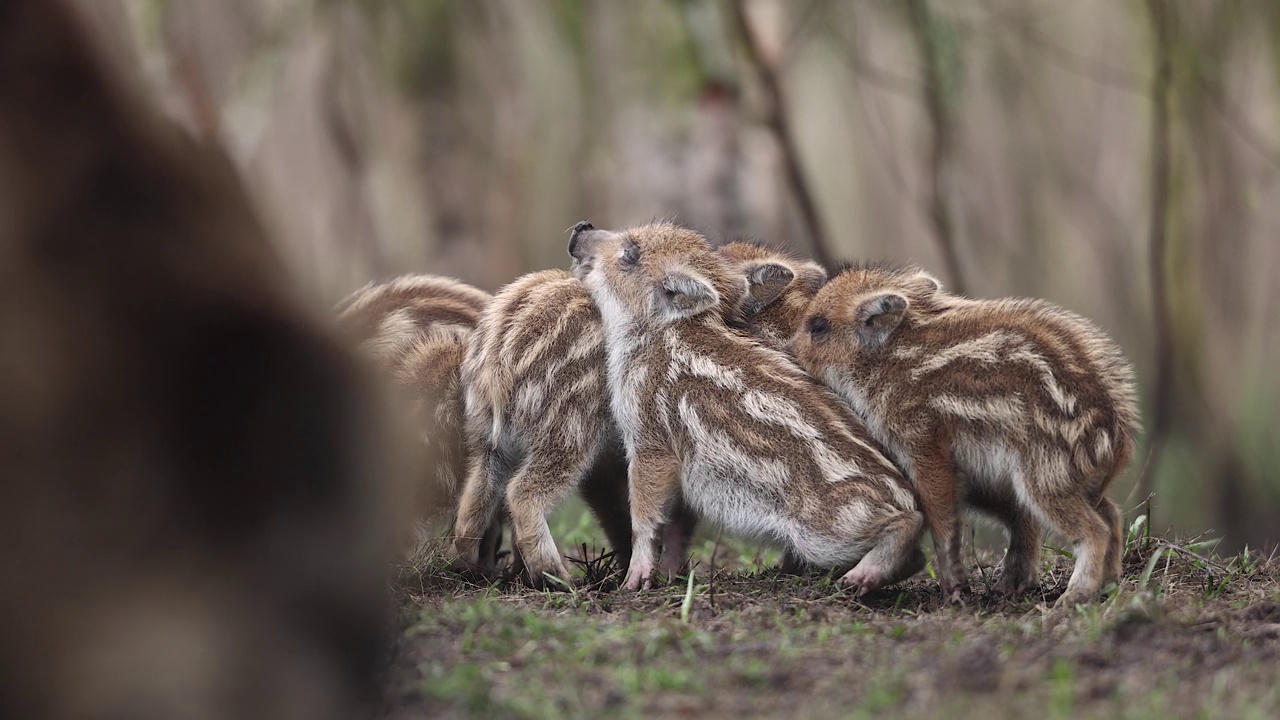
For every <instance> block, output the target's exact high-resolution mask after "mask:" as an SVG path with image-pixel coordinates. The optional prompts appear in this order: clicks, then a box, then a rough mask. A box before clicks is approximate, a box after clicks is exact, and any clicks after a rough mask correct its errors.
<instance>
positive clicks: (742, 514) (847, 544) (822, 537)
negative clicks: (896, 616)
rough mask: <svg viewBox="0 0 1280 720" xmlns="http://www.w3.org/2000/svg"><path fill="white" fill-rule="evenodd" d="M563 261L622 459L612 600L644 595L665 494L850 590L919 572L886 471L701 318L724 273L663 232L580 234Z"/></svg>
mask: <svg viewBox="0 0 1280 720" xmlns="http://www.w3.org/2000/svg"><path fill="white" fill-rule="evenodd" d="M570 248H571V249H570V252H571V253H572V254H573V255H574V257H575V258H577V259H579V261H580V262H581V263H582V265H583V266H584V267H586V268H588V269H587V270H586V272H585V273H584V282H585V284H586V285H587V287H588V288H589V289H590V291H591V294H592V297H593V298H594V299H595V300H596V303H597V305H598V306H599V308H600V313H601V317H602V320H603V322H604V326H605V347H606V357H607V367H608V382H609V391H610V399H611V407H612V409H613V414H614V417H615V419H616V420H617V422H618V426H619V428H620V430H621V433H622V437H623V442H624V444H625V447H626V450H627V455H628V458H629V459H630V461H631V465H630V471H629V478H630V501H631V502H630V507H631V515H632V528H633V532H634V534H635V545H634V549H633V552H632V557H631V564H630V567H629V570H628V574H627V580H626V585H627V587H629V588H639V587H641V586H647V585H648V583H649V581H650V577H651V575H652V574H653V572H654V570H655V564H654V558H653V555H652V552H651V548H652V538H653V537H654V535H655V533H656V531H657V528H658V527H659V526H660V524H661V522H662V520H663V517H664V513H665V511H666V508H667V507H668V505H669V501H670V498H671V497H672V496H673V495H674V494H677V493H679V494H680V495H681V496H683V498H684V500H685V502H687V503H688V504H689V505H690V507H691V508H692V509H693V510H694V511H695V512H696V513H698V514H699V515H700V516H702V517H706V518H708V519H711V520H712V521H713V522H716V523H717V524H719V525H721V526H722V527H723V528H724V529H725V530H728V531H729V532H731V533H733V534H736V535H740V536H745V537H751V538H755V539H758V540H762V541H765V542H769V543H773V544H776V545H780V546H782V547H784V548H787V549H788V550H789V551H792V552H794V553H795V554H796V555H797V556H798V557H799V558H800V559H802V560H803V561H805V562H807V563H810V564H812V565H816V566H819V567H840V568H851V569H849V570H848V572H846V573H845V575H844V576H843V578H842V581H843V582H844V583H845V584H847V585H850V586H853V587H856V588H858V589H859V590H860V591H861V592H867V591H869V590H871V589H873V588H875V587H878V586H880V585H882V584H885V583H888V582H893V581H895V580H896V579H898V578H900V577H903V576H904V575H907V574H910V573H912V572H914V571H915V570H916V569H918V568H919V566H920V564H922V563H923V558H922V557H921V556H920V553H919V551H918V548H917V547H916V543H917V540H918V538H919V535H920V532H921V530H922V527H923V518H922V516H921V514H920V512H919V511H917V510H916V506H915V499H914V497H913V495H912V493H911V491H910V489H909V487H908V486H907V484H906V481H905V479H904V478H903V477H902V475H901V473H900V472H899V471H898V469H897V468H896V467H895V466H894V465H893V463H891V462H890V461H889V460H888V459H887V458H886V457H885V456H884V455H883V454H882V453H881V452H880V451H879V450H878V449H877V447H876V445H875V443H874V441H872V440H871V439H870V438H869V437H868V435H867V433H866V430H865V429H864V428H863V427H862V424H861V423H860V422H859V421H858V419H857V418H856V416H854V415H853V413H851V412H850V411H849V409H848V407H846V406H845V405H844V404H843V403H842V402H840V400H839V399H838V398H836V397H835V395H834V394H832V393H831V392H830V391H829V390H827V389H826V388H825V387H823V386H822V385H821V384H820V383H818V382H816V381H814V380H813V379H812V378H810V377H809V376H808V375H806V374H805V373H804V372H803V371H801V370H800V369H799V368H798V367H797V366H796V365H795V364H794V362H792V361H791V360H790V358H788V357H787V356H786V355H784V354H783V353H782V352H780V351H778V350H774V349H771V348H769V347H766V346H765V345H763V344H761V343H760V342H759V341H757V340H755V339H752V338H750V337H746V336H744V335H743V334H741V333H737V332H735V331H733V330H732V329H731V328H730V327H728V325H727V324H726V323H725V320H724V317H723V314H722V313H720V312H717V308H718V307H719V306H720V304H721V303H725V302H733V300H732V296H731V294H730V292H731V291H730V292H726V291H725V288H731V287H733V286H734V285H735V284H741V283H742V282H743V281H742V276H741V274H740V268H739V267H737V266H736V265H735V264H733V263H732V262H730V261H728V260H727V259H726V258H725V257H724V256H723V255H720V254H718V253H716V252H714V251H712V250H711V248H710V247H709V245H708V244H707V242H706V240H705V239H704V238H703V237H702V236H700V235H698V234H697V233H695V232H692V231H689V230H685V229H682V228H678V227H675V226H672V225H667V224H655V225H648V226H643V227H638V228H634V229H631V230H627V231H623V232H617V233H613V232H608V231H601V230H594V229H592V228H590V227H589V226H588V227H586V228H580V229H579V231H577V232H575V235H574V239H573V240H572V241H571V244H570Z"/></svg>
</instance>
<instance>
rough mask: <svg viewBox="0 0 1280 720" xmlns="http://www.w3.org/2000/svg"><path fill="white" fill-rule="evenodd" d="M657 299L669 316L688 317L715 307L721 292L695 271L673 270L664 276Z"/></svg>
mask: <svg viewBox="0 0 1280 720" xmlns="http://www.w3.org/2000/svg"><path fill="white" fill-rule="evenodd" d="M657 301H658V304H659V305H660V306H661V309H662V310H663V312H664V313H665V314H666V315H667V316H668V317H670V318H673V319H675V318H687V317H693V316H694V315H698V314H700V313H703V312H706V311H707V310H710V309H711V308H713V307H715V306H716V304H717V303H719V302H720V293H718V292H716V289H715V288H714V287H712V286H711V283H709V282H707V281H706V280H705V279H703V278H701V277H698V276H697V275H695V274H693V273H688V272H683V271H679V270H672V271H670V272H668V273H667V274H666V275H665V276H664V277H663V278H662V287H661V288H660V291H659V293H658V298H657Z"/></svg>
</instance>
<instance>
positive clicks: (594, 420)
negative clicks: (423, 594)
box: [455, 270, 618, 584]
mask: <svg viewBox="0 0 1280 720" xmlns="http://www.w3.org/2000/svg"><path fill="white" fill-rule="evenodd" d="M602 340H603V336H602V333H601V328H600V320H599V316H598V314H597V312H596V309H595V306H594V305H593V304H592V302H591V298H590V296H588V295H587V293H586V290H585V289H584V288H583V287H582V284H581V283H579V282H578V281H577V280H576V279H574V277H573V276H572V275H570V274H569V273H568V272H566V271H564V270H546V271H543V272H537V273H532V274H529V275H525V276H523V277H521V278H518V279H517V280H516V281H514V282H512V283H511V284H510V285H507V286H506V287H504V288H502V290H500V291H499V292H498V294H497V296H496V297H495V298H494V300H493V303H492V304H491V305H490V306H489V308H488V309H487V310H486V311H485V313H484V314H483V315H482V316H481V319H480V323H479V325H478V326H477V328H476V332H475V335H474V337H473V339H472V342H471V343H470V344H469V345H468V348H467V352H466V358H465V360H464V361H463V364H462V381H463V386H464V387H465V389H466V390H465V407H466V418H467V430H468V436H469V438H470V439H471V443H472V446H473V453H474V454H473V458H472V462H471V466H470V472H469V474H468V477H467V481H466V485H465V489H464V491H463V496H462V501H461V504H460V507H459V512H458V523H457V526H456V528H455V551H456V553H457V555H458V557H459V559H460V561H461V562H462V563H464V564H466V565H470V566H476V567H478V568H479V570H480V571H481V572H482V573H491V572H492V571H493V570H494V568H493V567H491V566H488V565H485V564H483V563H481V562H480V559H479V558H478V557H477V549H476V543H475V538H476V537H478V534H479V531H480V530H481V529H482V528H483V527H484V526H485V524H486V523H488V522H489V521H490V520H491V519H492V518H493V517H494V516H495V514H496V513H497V512H498V510H499V509H500V508H502V507H504V506H506V507H508V512H509V514H510V518H511V523H512V531H513V533H514V535H515V542H516V547H517V548H518V550H519V553H520V557H521V559H522V561H523V564H524V568H525V577H526V579H527V580H529V581H531V582H532V583H533V584H541V583H542V582H543V581H544V579H545V575H544V573H549V574H551V575H554V576H555V577H558V578H562V579H564V578H568V577H569V575H568V571H567V569H566V568H565V567H564V563H563V562H562V561H561V559H560V553H559V551H558V550H557V549H556V545H555V540H554V539H553V538H552V537H551V532H550V530H549V528H548V527H547V524H546V515H547V513H549V512H550V511H551V510H552V509H553V508H554V507H555V506H556V505H557V504H558V503H559V502H560V500H561V499H563V498H564V497H565V496H566V495H567V494H568V493H569V492H571V491H572V490H573V489H574V487H576V486H577V485H578V484H579V483H580V482H582V480H583V479H584V478H585V477H587V476H588V475H589V474H592V471H593V469H594V470H596V473H595V474H608V473H609V472H610V471H611V470H612V471H614V472H617V471H618V468H617V467H616V465H617V463H616V462H615V463H601V462H599V461H600V460H601V459H602V458H607V457H610V456H609V455H608V453H606V448H607V445H608V442H609V435H610V421H609V416H608V408H607V406H606V403H605V399H604V393H603V392H602V391H601V387H602V385H603V382H604V376H603V368H604V353H603V342H602ZM613 457H615V458H616V454H615V455H614V456H613ZM610 465H612V466H613V467H610ZM598 466H599V467H598ZM601 519H602V524H604V525H605V527H606V529H609V528H610V527H611V526H610V525H609V524H608V522H607V519H606V518H601ZM610 540H611V541H614V540H615V538H614V537H613V536H611V537H610ZM615 546H616V541H615Z"/></svg>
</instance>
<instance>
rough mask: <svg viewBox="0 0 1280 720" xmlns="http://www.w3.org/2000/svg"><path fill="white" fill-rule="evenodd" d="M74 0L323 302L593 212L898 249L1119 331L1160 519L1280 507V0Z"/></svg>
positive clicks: (532, 239) (1249, 520)
mask: <svg viewBox="0 0 1280 720" xmlns="http://www.w3.org/2000/svg"><path fill="white" fill-rule="evenodd" d="M80 2H81V4H82V6H83V8H84V10H85V12H86V13H88V14H89V15H90V16H91V17H92V19H93V23H94V25H95V26H96V27H98V28H100V29H101V30H102V32H103V34H104V35H105V36H106V37H107V38H108V45H109V46H110V48H111V50H112V51H113V54H114V56H115V57H116V58H118V59H120V60H121V61H122V62H123V63H124V64H125V65H126V66H128V67H135V68H141V72H140V73H139V74H138V75H137V76H136V77H138V78H139V79H140V81H141V82H143V83H145V85H146V86H147V87H148V89H149V90H150V91H152V92H153V93H154V94H155V96H156V97H158V98H159V99H160V101H161V102H162V104H163V106H164V107H165V108H166V110H167V111H168V112H169V113H170V114H171V115H172V116H173V117H175V118H177V119H178V120H179V121H181V122H182V123H184V124H186V125H187V126H188V127H190V128H192V129H193V130H194V131H195V132H197V133H198V134H200V135H202V136H205V137H209V138H212V139H215V140H217V141H219V142H221V143H223V144H225V145H226V146H227V147H228V148H229V150H230V151H231V152H232V154H233V155H234V156H235V158H236V159H237V161H238V162H239V163H240V165H241V166H242V167H243V169H244V172H245V175H246V177H247V178H248V181H249V182H250V184H251V186H252V187H253V189H254V192H255V194H256V196H257V198H258V199H259V202H260V204H261V206H262V208H263V211H264V213H265V215H266V216H267V217H268V218H269V219H270V220H271V222H273V223H274V224H275V225H276V227H277V228H278V230H279V232H280V236H281V238H282V239H283V244H284V252H285V254H286V256H287V257H288V259H289V260H290V261H291V263H292V264H293V266H294V268H295V270H296V272H297V274H298V276H299V277H300V278H301V279H302V280H303V281H305V283H306V284H307V285H308V286H309V287H310V288H311V290H312V291H313V292H314V293H315V294H316V295H317V296H318V297H319V298H320V299H321V300H323V301H333V300H336V299H338V298H340V297H341V296H342V295H343V294H345V293H347V292H349V291H350V290H352V289H354V288H355V287H357V286H358V285H360V284H362V283H363V282H365V281H367V280H369V279H370V278H374V277H384V276H387V275H390V274H393V273H398V272H406V271H426V272H434V273H442V274H448V275H453V276H456V277H458V278H461V279H463V280H466V281H469V282H472V283H475V284H476V285H479V286H481V287H484V288H487V289H494V288H497V287H499V286H500V285H502V284H503V283H505V282H507V281H509V280H511V279H512V278H514V277H515V276H516V275H518V274H519V273H522V272H525V271H529V270H533V269H538V268H543V267H550V266H564V265H565V264H566V263H565V260H566V255H565V250H564V245H565V240H566V235H565V229H566V228H567V227H569V226H570V225H571V224H573V222H575V221H577V220H579V219H583V218H589V219H591V220H593V221H594V222H596V223H597V224H600V225H602V226H625V225H628V224H632V223H638V222H643V221H646V220H649V219H652V218H654V217H670V216H674V217H676V218H678V219H680V220H682V221H684V222H687V223H691V224H693V225H695V226H697V227H699V228H701V229H703V230H704V231H706V232H707V233H708V234H709V235H711V236H712V237H714V238H718V239H726V238H736V237H742V236H746V237H751V238H756V239H760V240H764V241H767V242H770V243H773V244H777V245H781V246H785V247H788V248H791V249H793V250H794V251H796V252H798V253H803V254H808V255H813V256H815V257H819V258H826V259H828V260H830V261H843V260H854V259H875V258H885V259H890V260H894V261H900V262H913V263H918V264H920V265H923V266H924V267H926V268H928V269H930V270H931V271H933V272H934V273H935V274H938V275H939V276H941V277H942V278H943V279H944V281H945V282H947V283H948V284H949V285H950V286H951V287H953V288H958V289H963V290H964V291H965V292H967V293H969V294H972V295H975V296H980V297H995V296H1002V295H1036V296H1042V297H1045V298H1048V299H1051V300H1053V301H1055V302H1058V303H1061V304H1062V305H1065V306H1066V307H1068V308H1070V309H1072V310H1074V311H1076V312H1079V313H1081V314H1083V315H1086V316H1088V317H1091V318H1094V319H1095V320H1097V321H1098V322H1099V323H1100V324H1101V325H1102V326H1103V327H1105V328H1106V329H1108V330H1109V331H1110V332H1112V333H1113V334H1114V335H1115V336H1116V337H1117V338H1118V339H1119V341H1120V343H1121V344H1122V346H1123V347H1124V348H1125V350H1126V351H1127V352H1128V354H1129V355H1130V357H1132V359H1133V360H1134V362H1135V364H1136V365H1137V367H1138V370H1139V377H1140V382H1141V392H1142V397H1143V401H1144V410H1145V415H1146V423H1147V426H1148V433H1147V435H1148V443H1146V444H1145V445H1144V448H1143V449H1142V451H1141V452H1140V454H1139V456H1138V458H1137V460H1136V461H1135V466H1134V469H1133V471H1132V472H1131V473H1130V474H1129V476H1128V477H1126V478H1125V479H1124V481H1122V482H1121V483H1120V484H1119V487H1118V488H1117V489H1116V490H1115V494H1116V495H1117V496H1118V497H1120V498H1125V497H1126V496H1127V497H1128V501H1127V503H1126V507H1128V508H1131V507H1134V506H1136V505H1138V504H1139V503H1140V502H1142V500H1143V499H1144V498H1145V497H1146V494H1147V493H1146V490H1145V488H1138V487H1136V484H1137V483H1138V481H1139V478H1140V476H1142V475H1143V474H1144V473H1143V470H1144V468H1145V469H1146V473H1145V474H1146V477H1147V478H1149V480H1150V481H1151V482H1152V483H1153V488H1154V492H1155V501H1154V502H1155V511H1154V512H1155V526H1156V528H1157V529H1158V530H1159V529H1163V528H1164V527H1166V526H1171V527H1173V528H1175V529H1177V530H1180V531H1188V532H1200V531H1204V530H1208V529H1212V530H1213V531H1214V532H1215V533H1216V534H1222V535H1224V536H1225V541H1226V545H1227V546H1230V547H1233V548H1238V547H1239V546H1241V545H1243V544H1244V543H1249V544H1251V545H1255V546H1256V545H1259V544H1267V543H1270V544H1274V542H1275V541H1276V540H1277V538H1280V523H1277V522H1276V521H1277V520H1278V519H1280V512H1277V511H1280V470H1278V469H1277V468H1278V467H1280V450H1278V448H1280V444H1278V443H1277V439H1278V438H1280V429H1278V427H1280V423H1277V420H1278V419H1280V418H1278V415H1280V403H1278V402H1277V400H1278V399H1280V377H1277V374H1276V373H1275V372H1274V365H1275V363H1276V361H1277V360H1278V359H1280V353H1278V352H1277V351H1278V350H1280V282H1277V281H1278V280H1280V265H1278V263H1280V243H1278V242H1277V239H1276V238H1277V230H1280V194H1278V193H1277V190H1278V187H1277V181H1280V3H1276V2H1274V0H1073V1H1072V2H1061V1H1060V0H946V1H943V0H846V1H838V0H741V1H739V0H644V1H641V2H621V1H619V2H606V1H604V0H80ZM1153 436H1155V437H1158V440H1157V441H1156V442H1154V443H1153V442H1152V440H1153ZM1152 444H1154V445H1155V446H1156V447H1155V448H1154V450H1155V452H1151V448H1150V446H1151V445H1152ZM1131 490H1132V492H1131Z"/></svg>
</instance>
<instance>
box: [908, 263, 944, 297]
mask: <svg viewBox="0 0 1280 720" xmlns="http://www.w3.org/2000/svg"><path fill="white" fill-rule="evenodd" d="M912 280H913V281H915V282H916V283H917V284H919V285H920V287H921V289H922V290H923V294H925V295H931V294H933V293H936V292H938V291H939V290H941V289H942V281H941V280H939V279H938V278H936V277H934V276H932V275H930V274H929V273H927V272H925V271H924V270H920V269H917V270H916V274H915V277H913V278H912Z"/></svg>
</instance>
